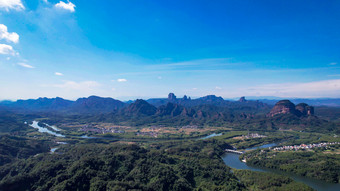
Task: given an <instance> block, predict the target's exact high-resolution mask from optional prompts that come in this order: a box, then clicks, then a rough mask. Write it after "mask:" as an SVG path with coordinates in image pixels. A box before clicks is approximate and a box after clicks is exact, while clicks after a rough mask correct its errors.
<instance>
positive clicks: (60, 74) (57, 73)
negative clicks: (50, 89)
mask: <svg viewBox="0 0 340 191" xmlns="http://www.w3.org/2000/svg"><path fill="white" fill-rule="evenodd" d="M54 74H55V75H56V76H63V75H64V74H63V73H60V72H55V73H54Z"/></svg>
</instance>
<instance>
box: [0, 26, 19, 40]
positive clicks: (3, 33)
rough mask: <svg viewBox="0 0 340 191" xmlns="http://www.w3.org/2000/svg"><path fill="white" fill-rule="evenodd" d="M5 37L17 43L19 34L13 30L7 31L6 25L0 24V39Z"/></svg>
mask: <svg viewBox="0 0 340 191" xmlns="http://www.w3.org/2000/svg"><path fill="white" fill-rule="evenodd" d="M1 39H5V40H6V41H8V42H13V43H18V42H19V35H18V34H17V33H15V32H12V33H9V32H8V31H7V26H6V25H3V24H0V40H1Z"/></svg>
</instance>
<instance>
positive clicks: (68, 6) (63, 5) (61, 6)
mask: <svg viewBox="0 0 340 191" xmlns="http://www.w3.org/2000/svg"><path fill="white" fill-rule="evenodd" d="M55 7H56V8H59V9H65V10H67V11H70V12H74V11H75V9H74V8H75V7H76V6H75V5H74V4H73V3H71V2H68V3H65V2H63V1H60V2H59V3H57V4H55Z"/></svg>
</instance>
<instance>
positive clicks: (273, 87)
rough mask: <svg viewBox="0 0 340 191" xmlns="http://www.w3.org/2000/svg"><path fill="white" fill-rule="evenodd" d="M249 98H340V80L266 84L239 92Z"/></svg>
mask: <svg viewBox="0 0 340 191" xmlns="http://www.w3.org/2000/svg"><path fill="white" fill-rule="evenodd" d="M239 93H241V94H242V95H243V94H244V95H248V96H279V97H304V98H308V97H339V96H340V79H335V80H323V81H315V82H308V83H283V84H266V85H262V86H254V87H251V88H244V89H241V90H240V91H239Z"/></svg>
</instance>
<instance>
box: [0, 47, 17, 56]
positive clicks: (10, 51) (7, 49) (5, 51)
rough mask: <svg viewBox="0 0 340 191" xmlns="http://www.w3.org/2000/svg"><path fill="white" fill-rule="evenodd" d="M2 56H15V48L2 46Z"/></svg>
mask: <svg viewBox="0 0 340 191" xmlns="http://www.w3.org/2000/svg"><path fill="white" fill-rule="evenodd" d="M0 54H11V55H15V51H14V50H13V47H12V46H11V45H8V44H0Z"/></svg>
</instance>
